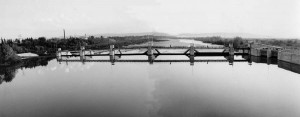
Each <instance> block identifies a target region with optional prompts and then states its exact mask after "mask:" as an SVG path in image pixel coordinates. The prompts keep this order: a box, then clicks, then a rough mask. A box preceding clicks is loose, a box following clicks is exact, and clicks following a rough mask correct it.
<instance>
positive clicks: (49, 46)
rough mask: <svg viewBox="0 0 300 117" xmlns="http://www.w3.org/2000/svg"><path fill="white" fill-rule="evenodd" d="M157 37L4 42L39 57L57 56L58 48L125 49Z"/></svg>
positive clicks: (72, 38)
mask: <svg viewBox="0 0 300 117" xmlns="http://www.w3.org/2000/svg"><path fill="white" fill-rule="evenodd" d="M157 38H160V37H157V36H126V37H103V36H101V37H94V36H90V37H88V38H87V39H84V38H80V37H70V38H67V39H60V38H51V39H46V38H45V37H39V38H37V39H33V38H26V39H15V40H2V42H3V43H6V44H7V45H8V46H10V47H11V48H12V49H13V50H14V51H15V52H16V53H27V52H31V53H36V54H39V55H44V54H55V52H56V51H57V49H58V48H61V49H62V50H78V49H80V46H85V48H86V49H107V48H109V45H111V44H114V45H115V46H116V47H123V46H127V45H131V44H141V43H146V42H148V41H149V40H153V41H160V40H158V39H157Z"/></svg>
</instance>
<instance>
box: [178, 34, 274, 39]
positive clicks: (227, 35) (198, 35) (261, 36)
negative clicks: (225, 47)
mask: <svg viewBox="0 0 300 117" xmlns="http://www.w3.org/2000/svg"><path fill="white" fill-rule="evenodd" d="M212 36H220V37H224V38H234V37H237V36H238V37H242V38H270V37H269V36H264V35H255V34H250V33H197V34H194V33H182V34H179V35H177V37H212Z"/></svg>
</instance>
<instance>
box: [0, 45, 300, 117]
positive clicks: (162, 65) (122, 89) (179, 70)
mask: <svg viewBox="0 0 300 117" xmlns="http://www.w3.org/2000/svg"><path fill="white" fill-rule="evenodd" d="M173 41H176V40H173ZM177 42H181V43H180V44H181V45H188V43H186V42H190V40H186V41H184V42H182V41H178V40H177V41H176V43H177ZM157 43H159V42H157ZM163 43H167V44H173V43H171V42H170V41H169V42H168V41H164V42H163ZM197 44H200V45H201V42H199V43H197ZM207 45H209V44H204V46H207ZM103 58H105V59H109V57H107V58H106V57H103ZM235 58H236V59H241V60H242V59H243V58H245V56H236V57H235ZM121 59H124V60H125V59H126V60H127V59H139V60H143V59H145V60H147V56H137V57H135V56H128V57H122V58H121ZM157 59H158V60H166V59H168V60H179V59H180V60H181V59H184V60H189V58H187V57H186V56H159V57H157ZM195 59H199V60H200V59H201V60H210V59H214V60H216V59H218V60H222V59H224V57H197V58H195ZM298 68H300V67H299V66H297V65H293V64H289V63H284V62H277V60H273V59H271V60H267V59H265V58H260V57H252V62H251V63H249V62H234V63H233V65H229V63H228V62H209V61H207V62H195V63H194V65H191V64H190V63H187V62H156V63H153V64H149V63H148V62H116V63H114V65H112V64H111V63H110V62H85V63H82V62H58V61H57V60H56V59H51V58H43V59H36V60H32V61H28V62H27V65H25V66H22V67H11V68H1V69H0V70H1V71H0V78H1V81H0V82H1V84H0V117H20V116H22V117H299V116H300V111H299V110H300V74H299V73H300V72H299V70H298Z"/></svg>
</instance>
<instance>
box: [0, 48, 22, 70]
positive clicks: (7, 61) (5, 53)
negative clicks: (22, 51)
mask: <svg viewBox="0 0 300 117" xmlns="http://www.w3.org/2000/svg"><path fill="white" fill-rule="evenodd" d="M20 62H21V58H20V57H19V56H17V54H16V52H15V51H14V50H13V49H12V48H11V47H10V46H9V45H7V44H6V43H1V44H0V66H7V65H14V64H17V63H20Z"/></svg>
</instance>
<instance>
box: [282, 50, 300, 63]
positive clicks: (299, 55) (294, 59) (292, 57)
mask: <svg viewBox="0 0 300 117" xmlns="http://www.w3.org/2000/svg"><path fill="white" fill-rule="evenodd" d="M278 60H281V61H285V62H290V63H294V64H299V65H300V51H299V50H283V51H280V52H278Z"/></svg>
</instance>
